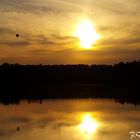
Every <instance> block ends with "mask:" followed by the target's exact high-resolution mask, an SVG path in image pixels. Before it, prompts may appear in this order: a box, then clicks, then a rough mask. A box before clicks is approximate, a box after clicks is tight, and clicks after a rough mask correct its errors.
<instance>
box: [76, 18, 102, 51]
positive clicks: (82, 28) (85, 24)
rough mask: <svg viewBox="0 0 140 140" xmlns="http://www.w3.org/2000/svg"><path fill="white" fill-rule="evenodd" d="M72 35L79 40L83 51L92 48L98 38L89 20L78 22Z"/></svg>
mask: <svg viewBox="0 0 140 140" xmlns="http://www.w3.org/2000/svg"><path fill="white" fill-rule="evenodd" d="M74 35H75V36H76V37H77V38H79V40H80V47H81V48H84V49H90V48H92V45H93V44H95V43H96V41H97V40H98V39H99V38H100V36H99V35H98V34H97V33H96V30H95V27H94V26H93V24H92V22H91V21H90V20H84V21H82V22H80V23H79V25H78V26H77V28H76V31H75V33H74Z"/></svg>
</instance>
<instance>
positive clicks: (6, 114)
mask: <svg viewBox="0 0 140 140" xmlns="http://www.w3.org/2000/svg"><path fill="white" fill-rule="evenodd" d="M0 114H1V115H0V140H19V139H20V140H25V139H29V140H46V139H47V140H56V139H60V140H65V139H67V140H93V139H94V140H100V139H103V140H112V139H113V140H125V139H130V132H131V131H140V125H139V123H140V106H136V107H135V106H132V105H121V104H117V103H115V102H113V101H110V100H87V99H86V100H47V101H45V102H43V103H42V104H38V103H31V104H28V103H27V102H26V101H23V102H22V103H21V104H20V105H11V106H4V105H0ZM17 129H18V131H17ZM136 139H137V138H136Z"/></svg>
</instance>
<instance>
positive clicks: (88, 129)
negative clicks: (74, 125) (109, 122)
mask: <svg viewBox="0 0 140 140" xmlns="http://www.w3.org/2000/svg"><path fill="white" fill-rule="evenodd" d="M97 128H98V123H97V122H96V121H95V120H93V119H92V118H91V116H90V115H86V116H84V118H83V120H82V123H81V125H80V130H81V131H82V132H84V133H89V134H91V133H93V132H95V131H96V130H97Z"/></svg>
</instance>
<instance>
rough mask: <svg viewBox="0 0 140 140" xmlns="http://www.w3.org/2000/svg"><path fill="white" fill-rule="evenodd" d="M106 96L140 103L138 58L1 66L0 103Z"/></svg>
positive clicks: (116, 99) (5, 64)
mask: <svg viewBox="0 0 140 140" xmlns="http://www.w3.org/2000/svg"><path fill="white" fill-rule="evenodd" d="M62 98H72V99H73V98H109V99H114V100H115V101H117V102H120V103H122V104H124V103H133V104H135V105H137V104H139V103H140V61H133V62H126V63H124V62H120V63H118V64H114V65H90V66H89V65H82V64H79V65H41V64H40V65H19V64H8V63H4V64H2V65H0V102H1V103H4V104H10V103H17V104H18V103H19V102H20V100H24V99H25V100H28V101H31V100H39V101H40V102H41V101H42V100H43V99H62Z"/></svg>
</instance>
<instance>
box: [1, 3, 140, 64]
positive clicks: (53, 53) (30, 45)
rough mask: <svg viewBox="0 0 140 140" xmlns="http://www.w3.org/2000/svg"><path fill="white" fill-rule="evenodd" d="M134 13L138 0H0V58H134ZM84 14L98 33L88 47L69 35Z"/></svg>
mask: <svg viewBox="0 0 140 140" xmlns="http://www.w3.org/2000/svg"><path fill="white" fill-rule="evenodd" d="M139 17H140V0H98V1H97V0H77V1H75V0H0V63H5V62H8V63H20V64H79V63H80V64H114V63H118V62H120V61H133V60H139V59H140V18H139ZM84 20H85V21H86V20H89V21H91V23H92V25H93V27H94V29H95V30H96V33H97V34H98V35H100V39H98V40H97V41H96V43H94V44H93V45H92V47H91V48H90V49H84V48H81V47H80V43H79V42H80V40H79V38H78V37H76V36H74V32H75V31H76V29H77V28H78V25H79V24H80V23H81V22H82V21H84ZM16 34H19V37H18V38H17V37H16ZM85 36H87V37H89V34H87V35H85Z"/></svg>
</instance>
